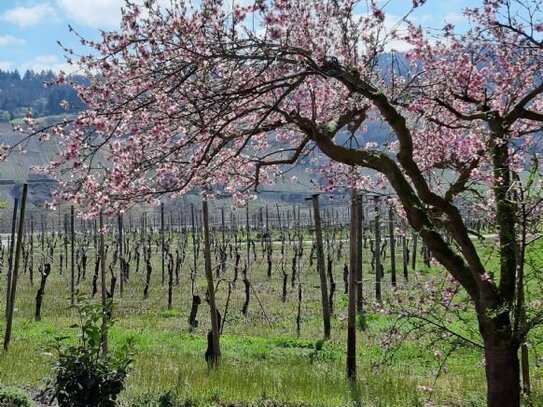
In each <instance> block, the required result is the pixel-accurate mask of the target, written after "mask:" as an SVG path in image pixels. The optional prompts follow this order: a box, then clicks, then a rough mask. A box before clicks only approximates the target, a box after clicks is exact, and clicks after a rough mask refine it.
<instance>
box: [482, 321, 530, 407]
mask: <svg viewBox="0 0 543 407" xmlns="http://www.w3.org/2000/svg"><path fill="white" fill-rule="evenodd" d="M501 318H502V319H504V320H505V319H507V321H501V323H500V322H499V321H496V319H493V320H491V321H486V322H480V323H479V326H480V330H481V334H482V336H483V340H484V345H485V373H486V382H487V405H488V407H503V406H507V407H519V406H520V368H519V358H518V345H517V344H515V341H514V340H512V339H511V326H510V323H509V317H508V316H502V317H501ZM504 322H505V324H504Z"/></svg>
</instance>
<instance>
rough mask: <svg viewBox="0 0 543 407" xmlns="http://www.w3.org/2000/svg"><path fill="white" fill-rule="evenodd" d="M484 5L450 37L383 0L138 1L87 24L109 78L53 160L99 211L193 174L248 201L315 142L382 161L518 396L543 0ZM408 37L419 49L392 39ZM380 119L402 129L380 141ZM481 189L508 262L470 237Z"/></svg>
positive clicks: (500, 384)
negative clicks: (368, 139)
mask: <svg viewBox="0 0 543 407" xmlns="http://www.w3.org/2000/svg"><path fill="white" fill-rule="evenodd" d="M224 3H228V4H230V2H226V1H225V2H224ZM422 3H424V1H414V2H413V7H420V6H422ZM466 17H467V18H468V19H469V21H470V26H469V27H468V28H467V29H466V30H464V31H463V32H461V33H458V32H456V31H455V29H454V27H452V26H446V27H444V29H443V31H442V34H441V35H440V36H439V38H438V39H435V38H434V37H432V38H430V37H428V35H427V34H426V33H425V32H424V30H422V29H421V28H419V27H417V26H415V25H414V24H409V23H408V22H407V20H404V22H403V23H402V24H403V25H404V26H407V29H406V30H405V31H399V30H397V28H399V27H400V25H396V26H395V27H392V28H391V27H390V24H386V21H385V13H384V11H383V10H381V9H380V8H379V7H378V6H377V5H376V3H375V2H373V1H370V2H369V6H368V2H366V1H357V0H288V1H287V0H270V1H264V0H257V1H255V2H254V3H250V4H248V5H247V6H240V5H235V6H234V7H233V9H232V8H229V7H226V6H225V5H224V4H223V2H222V1H220V0H201V2H199V5H198V6H197V7H193V6H191V5H190V3H188V2H184V1H181V0H172V4H171V7H169V8H161V7H160V6H159V5H158V4H157V3H156V2H155V1H146V2H145V4H144V6H138V5H136V4H133V3H130V2H127V5H126V8H125V10H124V11H123V17H122V22H121V26H120V29H119V30H117V31H113V32H105V33H103V36H102V39H101V41H98V42H93V41H88V40H85V39H81V41H82V43H83V44H84V45H87V46H89V47H91V48H93V49H94V51H95V53H94V54H93V55H91V56H81V57H79V58H78V61H77V63H78V64H79V66H80V67H81V68H82V69H83V71H84V73H86V75H88V76H89V77H91V78H93V79H92V83H91V84H90V86H88V87H81V86H78V85H75V86H77V87H78V90H79V93H80V96H81V98H82V99H83V100H84V101H85V103H86V104H87V106H88V110H87V111H85V112H84V113H82V114H80V115H79V116H78V117H77V119H75V120H74V121H73V122H71V123H64V124H60V125H57V126H55V127H53V128H50V129H47V130H45V131H41V132H40V134H41V137H57V138H58V139H59V140H61V142H62V143H63V145H64V153H63V155H62V157H61V158H60V159H59V160H58V161H56V162H53V163H51V165H50V166H49V170H50V171H52V172H62V171H69V172H70V174H71V175H70V178H69V180H67V179H66V177H63V178H62V183H61V190H60V192H59V194H58V196H57V199H59V200H71V201H73V202H75V203H77V204H80V205H85V206H86V207H87V208H88V213H89V214H91V215H92V214H97V213H98V212H100V211H103V210H106V211H107V210H109V211H112V212H113V211H117V210H122V209H124V208H125V207H126V206H127V205H128V203H129V202H131V201H133V200H135V199H147V200H149V201H152V200H154V199H156V198H157V197H158V196H160V195H163V194H169V195H175V194H181V193H184V192H186V191H190V190H199V191H207V192H208V193H210V194H212V193H213V191H226V192H228V193H231V194H233V195H234V197H235V198H236V199H238V200H239V201H242V200H243V199H245V198H246V195H247V193H248V191H250V190H252V188H253V187H255V188H256V187H258V185H261V184H265V183H271V182H274V179H275V178H276V177H278V176H280V175H281V171H282V168H284V166H292V165H296V164H297V163H299V162H300V160H302V159H303V158H305V157H306V156H308V155H311V154H314V152H315V151H319V154H320V155H321V156H325V157H327V158H328V159H329V160H330V161H331V163H332V164H331V165H330V166H326V167H325V168H324V174H325V176H326V177H328V178H329V179H330V181H331V183H335V182H336V181H337V180H336V178H337V177H341V176H342V174H348V175H350V179H351V180H352V178H353V174H356V170H357V169H358V168H368V169H371V170H373V171H375V172H377V173H379V174H381V176H383V177H384V178H386V180H387V181H388V183H389V184H390V186H391V187H392V188H393V189H394V191H395V192H396V194H397V197H398V202H399V205H401V207H402V209H403V211H404V212H405V216H406V218H407V219H408V221H409V223H410V224H411V226H412V227H413V228H414V229H415V230H416V231H417V232H418V233H419V235H420V237H421V238H422V239H423V240H424V242H425V243H426V244H427V245H428V247H429V249H430V250H431V252H432V254H433V256H434V257H435V258H436V259H437V261H439V262H440V263H441V264H442V265H443V266H444V267H445V269H446V270H447V271H448V272H449V273H450V274H451V275H452V276H453V277H454V278H455V279H456V280H457V281H458V282H459V283H460V284H461V285H462V286H463V288H464V289H465V290H466V292H467V293H468V295H469V297H470V299H471V301H472V302H473V304H474V307H475V310H476V313H477V320H478V323H479V330H480V333H481V337H482V340H483V343H484V349H485V359H486V363H485V369H486V378H487V388H488V405H489V406H494V407H496V406H503V405H507V406H518V405H519V403H520V384H519V381H520V377H519V361H518V356H517V353H518V349H519V346H520V344H521V343H522V342H523V341H524V339H525V338H526V334H527V331H528V329H529V328H530V327H531V326H532V325H534V324H535V323H537V322H538V320H539V318H540V317H541V315H539V314H537V313H536V312H534V313H532V314H530V315H532V316H533V319H530V321H531V322H530V321H526V322H525V323H522V324H521V323H520V308H521V307H523V306H524V305H523V304H522V302H521V301H519V292H520V291H522V290H519V287H522V282H521V281H520V279H519V277H520V273H518V270H519V269H520V266H521V264H520V263H521V260H520V259H521V257H519V255H518V254H519V250H518V247H519V242H518V233H519V228H518V227H519V222H518V221H517V220H518V217H517V214H518V206H519V203H520V200H519V198H518V197H519V194H518V191H519V189H520V187H521V186H522V185H523V183H524V181H522V179H521V177H520V174H521V172H522V171H523V170H524V169H525V168H526V167H527V166H532V168H533V165H534V164H533V162H534V161H533V160H530V159H529V157H535V156H537V153H536V152H535V151H536V138H535V137H534V135H535V134H536V133H537V131H538V130H540V129H541V126H542V123H543V97H542V94H543V82H542V78H541V72H543V70H542V66H541V65H542V64H543V38H542V35H541V32H542V29H543V26H542V10H541V6H540V2H539V1H536V0H522V1H521V0H518V1H513V0H484V1H483V5H482V7H480V8H476V9H472V10H467V11H466ZM400 37H404V41H406V42H408V43H410V44H411V50H410V51H409V52H408V54H407V59H405V58H397V57H394V56H391V54H389V53H387V52H386V50H387V49H388V48H387V44H389V43H390V42H391V41H398V40H399V39H400ZM68 51H70V50H68ZM71 58H73V59H75V57H74V56H71ZM59 80H60V81H64V80H66V78H64V77H61V78H60V79H59ZM368 121H381V122H382V123H384V124H385V125H386V126H387V128H388V130H387V131H389V132H390V133H391V134H392V137H393V139H394V141H393V142H392V143H390V144H388V145H387V146H386V147H382V146H375V145H374V144H366V143H365V133H364V124H365V123H366V122H368ZM343 132H347V133H350V137H349V140H348V141H347V142H343V141H341V140H344V138H343V137H338V135H340V134H342V133H343ZM537 172H538V168H537V165H536V170H535V172H534V173H537ZM444 175H446V176H444ZM355 178H356V176H355ZM532 179H533V178H532ZM355 181H356V180H355ZM535 184H537V182H536V183H535ZM535 184H534V183H533V182H532V184H531V185H532V187H535ZM484 194H487V196H486V197H483V198H481V195H484ZM471 203H475V204H477V205H479V206H484V207H485V208H486V210H488V213H489V216H492V217H494V218H495V224H496V226H497V230H498V237H499V243H500V245H499V251H498V256H499V259H500V266H499V270H498V271H497V274H496V275H492V273H490V272H489V271H488V270H487V269H486V268H485V264H484V262H483V260H482V258H481V257H480V255H479V253H478V252H477V249H476V247H475V245H474V243H473V241H472V239H471V238H470V232H469V230H468V227H467V226H466V220H465V218H464V217H463V211H462V208H463V207H466V206H468V205H470V204H471ZM447 236H451V237H452V241H450V242H449V240H448V239H447Z"/></svg>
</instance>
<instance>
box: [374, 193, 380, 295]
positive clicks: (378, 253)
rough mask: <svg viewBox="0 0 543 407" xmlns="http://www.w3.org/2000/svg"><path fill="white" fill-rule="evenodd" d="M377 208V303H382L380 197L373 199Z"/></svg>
mask: <svg viewBox="0 0 543 407" xmlns="http://www.w3.org/2000/svg"><path fill="white" fill-rule="evenodd" d="M373 202H374V206H375V247H374V250H375V301H377V302H378V303H380V302H381V279H382V270H381V268H382V265H381V212H380V208H379V197H378V196H377V195H376V196H374V197H373Z"/></svg>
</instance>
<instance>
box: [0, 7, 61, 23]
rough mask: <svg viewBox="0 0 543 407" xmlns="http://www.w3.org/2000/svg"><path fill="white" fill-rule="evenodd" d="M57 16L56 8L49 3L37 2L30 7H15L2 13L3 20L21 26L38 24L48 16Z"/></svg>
mask: <svg viewBox="0 0 543 407" xmlns="http://www.w3.org/2000/svg"><path fill="white" fill-rule="evenodd" d="M55 17H56V13H55V9H54V8H53V7H52V6H51V5H50V4H49V3H43V4H36V5H35V6H30V7H15V8H12V9H9V10H7V11H6V12H5V13H4V14H2V20H4V21H6V22H8V23H11V24H16V25H18V26H19V27H28V26H31V25H36V24H39V23H40V22H41V21H43V20H44V19H46V18H55Z"/></svg>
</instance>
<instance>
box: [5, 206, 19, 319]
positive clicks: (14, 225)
mask: <svg viewBox="0 0 543 407" xmlns="http://www.w3.org/2000/svg"><path fill="white" fill-rule="evenodd" d="M18 206H19V199H17V198H15V201H14V202H13V216H12V218H11V239H10V241H9V257H8V276H7V280H8V281H7V288H6V320H7V317H8V314H9V308H10V306H9V304H10V301H11V280H12V275H13V251H14V249H15V230H16V229H17V207H18Z"/></svg>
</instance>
